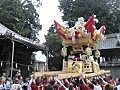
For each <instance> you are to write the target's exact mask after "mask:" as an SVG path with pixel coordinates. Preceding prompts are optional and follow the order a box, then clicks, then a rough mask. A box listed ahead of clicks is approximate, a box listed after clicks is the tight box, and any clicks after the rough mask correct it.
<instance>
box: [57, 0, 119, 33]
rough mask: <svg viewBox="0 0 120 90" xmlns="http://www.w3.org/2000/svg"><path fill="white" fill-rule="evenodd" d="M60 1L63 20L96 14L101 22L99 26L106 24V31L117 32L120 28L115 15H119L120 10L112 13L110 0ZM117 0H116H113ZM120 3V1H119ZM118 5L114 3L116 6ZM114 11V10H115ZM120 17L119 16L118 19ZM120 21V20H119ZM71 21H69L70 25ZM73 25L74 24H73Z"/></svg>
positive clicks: (72, 19) (74, 19)
mask: <svg viewBox="0 0 120 90" xmlns="http://www.w3.org/2000/svg"><path fill="white" fill-rule="evenodd" d="M59 1H60V6H59V8H60V10H61V11H62V12H63V14H64V15H63V20H65V21H68V22H71V21H76V20H77V18H79V17H81V16H82V17H84V18H85V19H87V18H88V17H89V16H91V15H93V14H95V15H96V16H97V18H98V19H99V23H98V24H97V27H100V25H102V24H104V25H106V28H107V30H106V33H116V32H118V31H119V30H118V29H119V28H118V25H120V23H117V24H116V20H115V19H113V18H114V17H116V16H117V17H118V16H119V14H120V11H116V10H115V11H116V13H118V14H115V13H110V11H111V10H110V4H109V3H108V1H109V0H59ZM112 1H116V0H112ZM117 4H119V2H117ZM117 4H116V5H117ZM116 5H114V6H115V7H116ZM115 11H114V12H115ZM118 19H119V18H117V20H118ZM118 22H119V20H118ZM70 24H71V23H69V25H70ZM72 25H73V24H72Z"/></svg>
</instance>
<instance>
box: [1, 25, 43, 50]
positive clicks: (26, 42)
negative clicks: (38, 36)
mask: <svg viewBox="0 0 120 90" xmlns="http://www.w3.org/2000/svg"><path fill="white" fill-rule="evenodd" d="M0 36H4V37H6V38H8V39H12V40H13V41H16V42H19V43H22V44H24V45H26V46H33V47H34V48H35V49H38V50H39V49H40V50H44V49H45V47H44V46H43V45H41V44H39V43H37V42H35V41H33V40H31V39H28V38H26V37H23V36H21V35H19V34H17V33H15V32H13V31H11V30H10V29H8V28H7V27H5V26H4V25H2V24H1V23H0Z"/></svg>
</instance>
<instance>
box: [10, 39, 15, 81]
mask: <svg viewBox="0 0 120 90" xmlns="http://www.w3.org/2000/svg"><path fill="white" fill-rule="evenodd" d="M14 46H15V45H14V41H13V39H12V61H11V76H10V77H11V79H12V76H13V60H14Z"/></svg>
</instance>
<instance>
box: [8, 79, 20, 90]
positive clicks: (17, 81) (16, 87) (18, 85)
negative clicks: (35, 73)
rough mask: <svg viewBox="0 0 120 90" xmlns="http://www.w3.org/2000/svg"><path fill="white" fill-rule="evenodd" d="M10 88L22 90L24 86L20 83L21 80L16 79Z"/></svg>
mask: <svg viewBox="0 0 120 90" xmlns="http://www.w3.org/2000/svg"><path fill="white" fill-rule="evenodd" d="M10 90H22V86H21V85H20V84H19V80H15V81H14V84H13V85H12V86H11V89H10Z"/></svg>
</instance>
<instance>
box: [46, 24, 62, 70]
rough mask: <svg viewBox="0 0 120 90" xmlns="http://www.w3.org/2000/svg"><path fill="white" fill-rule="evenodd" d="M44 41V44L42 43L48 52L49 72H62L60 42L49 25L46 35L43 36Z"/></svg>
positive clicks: (52, 27)
mask: <svg viewBox="0 0 120 90" xmlns="http://www.w3.org/2000/svg"><path fill="white" fill-rule="evenodd" d="M45 39H46V42H45V43H44V45H45V46H46V47H47V48H48V52H49V61H48V68H49V69H50V70H62V60H63V57H62V56H61V48H62V41H61V39H60V38H59V36H58V35H57V33H56V32H55V29H54V26H53V25H51V27H50V28H49V30H48V34H47V35H46V36H45Z"/></svg>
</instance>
